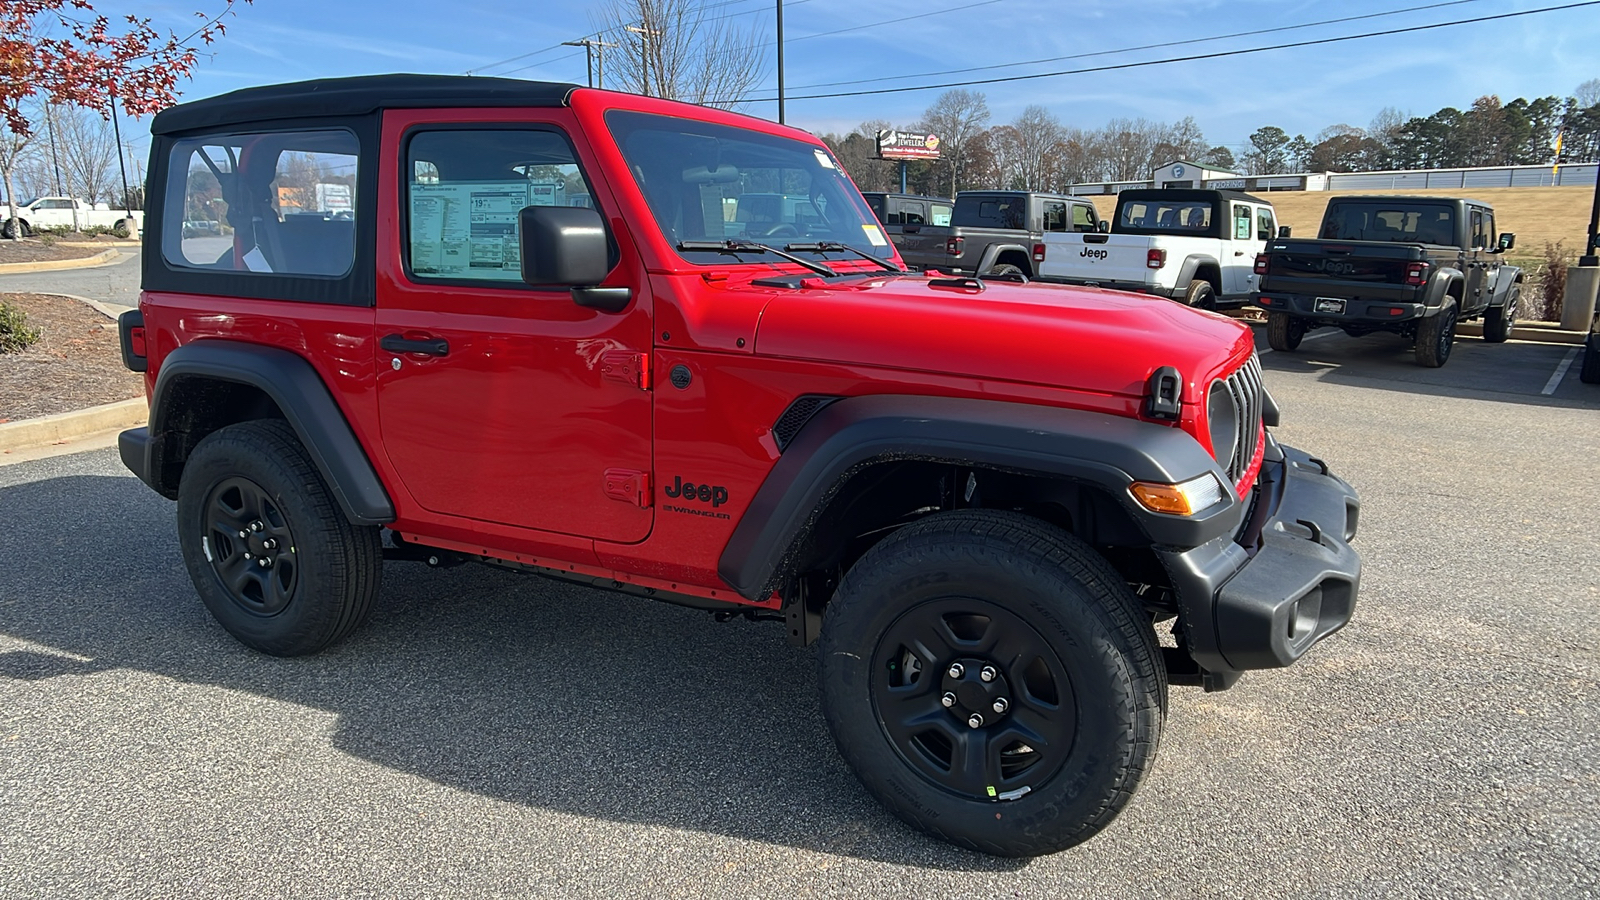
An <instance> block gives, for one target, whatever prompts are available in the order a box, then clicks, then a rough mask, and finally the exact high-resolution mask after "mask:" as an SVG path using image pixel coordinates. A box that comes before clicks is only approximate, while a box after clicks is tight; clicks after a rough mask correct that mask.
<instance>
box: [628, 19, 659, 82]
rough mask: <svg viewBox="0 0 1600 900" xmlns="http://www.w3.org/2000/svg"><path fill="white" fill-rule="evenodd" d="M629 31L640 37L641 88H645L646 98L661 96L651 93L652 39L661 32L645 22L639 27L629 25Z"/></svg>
mask: <svg viewBox="0 0 1600 900" xmlns="http://www.w3.org/2000/svg"><path fill="white" fill-rule="evenodd" d="M628 30H629V31H631V32H633V33H634V34H637V35H638V36H639V61H640V63H641V65H640V67H639V82H640V85H639V86H640V87H642V88H644V95H645V96H646V97H657V96H660V94H652V93H651V92H650V38H651V37H653V36H659V35H660V34H661V32H660V31H658V30H657V29H654V28H649V27H647V26H646V25H645V24H644V22H640V23H639V24H638V25H629V26H628Z"/></svg>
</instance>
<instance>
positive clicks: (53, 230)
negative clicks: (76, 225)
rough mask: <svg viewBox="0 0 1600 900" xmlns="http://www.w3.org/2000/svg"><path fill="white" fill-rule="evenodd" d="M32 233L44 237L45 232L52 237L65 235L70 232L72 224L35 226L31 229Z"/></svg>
mask: <svg viewBox="0 0 1600 900" xmlns="http://www.w3.org/2000/svg"><path fill="white" fill-rule="evenodd" d="M33 233H34V234H37V235H39V236H40V237H44V236H45V235H47V234H48V235H50V236H52V237H66V236H67V235H69V234H71V233H72V226H71V225H47V226H45V227H43V228H35V229H34V230H33Z"/></svg>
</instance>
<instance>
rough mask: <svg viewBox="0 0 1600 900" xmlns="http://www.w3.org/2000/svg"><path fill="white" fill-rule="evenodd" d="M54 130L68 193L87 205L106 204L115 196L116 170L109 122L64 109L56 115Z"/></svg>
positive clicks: (73, 108)
mask: <svg viewBox="0 0 1600 900" xmlns="http://www.w3.org/2000/svg"><path fill="white" fill-rule="evenodd" d="M55 128H56V145H57V146H58V147H59V148H60V151H61V166H62V168H63V169H64V170H65V173H64V174H65V175H66V177H67V182H68V185H69V187H68V188H67V193H69V194H71V195H72V196H74V197H81V198H83V199H84V200H86V201H88V202H90V203H106V202H109V201H110V200H111V198H112V196H113V195H114V194H115V193H116V188H115V186H114V182H115V181H116V175H114V174H113V173H114V171H115V170H116V167H117V139H116V138H115V137H113V136H112V132H111V123H110V122H108V121H107V120H105V119H102V118H100V116H99V115H98V114H96V113H93V112H90V111H88V110H84V109H78V108H75V107H65V108H63V109H61V110H58V111H57V112H56V114H55Z"/></svg>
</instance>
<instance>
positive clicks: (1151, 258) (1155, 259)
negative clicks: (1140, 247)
mask: <svg viewBox="0 0 1600 900" xmlns="http://www.w3.org/2000/svg"><path fill="white" fill-rule="evenodd" d="M1144 264H1145V267H1146V268H1149V269H1159V268H1161V267H1162V266H1164V265H1166V264H1167V251H1165V250H1151V251H1150V252H1148V253H1146V254H1145V255H1144Z"/></svg>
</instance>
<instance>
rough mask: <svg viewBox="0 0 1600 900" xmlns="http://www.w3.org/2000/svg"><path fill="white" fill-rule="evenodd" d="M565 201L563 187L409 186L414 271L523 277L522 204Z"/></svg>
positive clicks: (498, 184) (480, 183)
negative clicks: (519, 221)
mask: <svg viewBox="0 0 1600 900" xmlns="http://www.w3.org/2000/svg"><path fill="white" fill-rule="evenodd" d="M564 203H565V191H564V190H563V189H562V187H561V186H560V185H556V184H552V183H544V182H528V181H487V182H486V181H475V182H454V183H445V184H414V185H412V186H411V268H412V270H413V271H415V272H417V273H419V274H429V275H442V276H445V277H452V276H454V277H467V278H500V279H506V280H513V279H520V278H521V277H522V255H521V246H520V244H519V243H518V237H517V220H518V218H519V217H520V215H521V211H522V208H523V207H524V206H558V205H564Z"/></svg>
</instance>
